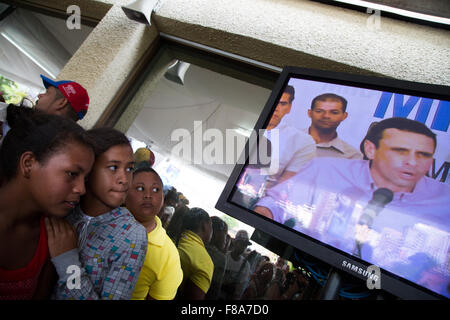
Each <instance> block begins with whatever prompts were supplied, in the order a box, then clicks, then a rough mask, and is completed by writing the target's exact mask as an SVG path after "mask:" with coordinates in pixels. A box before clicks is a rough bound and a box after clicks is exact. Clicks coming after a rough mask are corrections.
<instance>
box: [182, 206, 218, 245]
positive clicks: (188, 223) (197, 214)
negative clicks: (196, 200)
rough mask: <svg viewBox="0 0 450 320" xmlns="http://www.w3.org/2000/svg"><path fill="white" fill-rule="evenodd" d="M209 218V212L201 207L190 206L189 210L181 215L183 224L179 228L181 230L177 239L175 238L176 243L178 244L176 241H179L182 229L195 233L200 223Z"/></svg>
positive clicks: (199, 227) (199, 228) (198, 229)
mask: <svg viewBox="0 0 450 320" xmlns="http://www.w3.org/2000/svg"><path fill="white" fill-rule="evenodd" d="M210 220H211V218H210V217H209V214H208V213H207V212H206V211H205V210H203V209H202V208H197V207H195V208H191V209H190V210H189V212H187V213H186V214H185V215H184V216H183V225H182V227H181V230H180V231H181V232H180V234H179V237H178V240H177V245H178V242H179V241H180V237H181V234H182V233H183V232H184V231H186V230H190V231H192V232H195V233H197V232H199V231H200V230H201V226H202V223H203V222H208V221H210Z"/></svg>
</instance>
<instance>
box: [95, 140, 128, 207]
mask: <svg viewBox="0 0 450 320" xmlns="http://www.w3.org/2000/svg"><path fill="white" fill-rule="evenodd" d="M133 165H134V162H133V149H131V147H130V146H128V145H117V146H113V147H111V148H109V149H108V150H106V151H105V152H104V153H102V154H101V155H100V156H98V157H97V159H96V160H95V164H94V167H93V168H92V172H91V174H90V175H89V178H88V182H87V186H88V190H87V192H88V193H89V194H90V196H91V197H90V198H91V199H94V201H95V202H96V203H95V206H96V207H97V208H100V209H104V211H105V213H106V212H108V211H111V210H113V209H115V208H117V207H119V206H120V205H122V204H123V203H124V201H125V198H126V196H127V192H128V189H129V187H130V184H131V180H132V172H133Z"/></svg>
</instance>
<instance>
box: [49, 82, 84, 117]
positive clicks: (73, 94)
mask: <svg viewBox="0 0 450 320" xmlns="http://www.w3.org/2000/svg"><path fill="white" fill-rule="evenodd" d="M41 78H42V82H43V83H44V87H45V88H46V89H47V88H48V87H49V86H52V87H55V88H58V89H59V91H61V93H62V94H63V95H64V97H66V99H67V101H69V103H70V105H71V106H72V108H73V109H74V110H75V112H76V113H77V115H78V119H79V120H81V119H83V118H84V116H85V115H86V113H87V111H88V107H89V95H88V93H87V91H86V89H85V88H83V87H82V86H81V84H79V83H77V82H74V81H53V80H51V79H49V78H47V77H46V76H43V75H42V74H41Z"/></svg>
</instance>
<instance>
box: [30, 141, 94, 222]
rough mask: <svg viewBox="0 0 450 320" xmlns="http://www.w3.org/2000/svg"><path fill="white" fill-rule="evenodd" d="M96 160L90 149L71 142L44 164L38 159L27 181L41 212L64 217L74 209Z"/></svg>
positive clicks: (84, 189) (83, 191) (84, 190)
mask: <svg viewBox="0 0 450 320" xmlns="http://www.w3.org/2000/svg"><path fill="white" fill-rule="evenodd" d="M94 159H95V157H94V152H93V151H92V149H91V148H89V147H87V146H85V145H82V144H80V143H78V142H72V143H68V144H66V146H65V147H64V148H63V149H62V150H60V151H59V152H57V153H56V154H54V155H51V156H50V157H49V158H48V159H46V161H44V163H42V164H40V163H39V162H37V161H35V162H34V164H33V166H32V168H31V171H30V175H29V179H28V181H29V182H30V188H31V189H30V190H31V194H32V197H33V199H34V201H35V202H36V203H37V204H38V206H39V208H40V211H41V212H44V213H46V214H49V215H53V216H59V217H62V216H65V215H66V214H67V213H68V212H69V210H70V209H73V208H74V207H75V205H76V204H77V203H78V202H79V201H80V196H81V195H83V194H84V193H85V192H86V188H85V179H86V176H87V175H88V173H89V171H90V170H91V168H92V166H93V164H94Z"/></svg>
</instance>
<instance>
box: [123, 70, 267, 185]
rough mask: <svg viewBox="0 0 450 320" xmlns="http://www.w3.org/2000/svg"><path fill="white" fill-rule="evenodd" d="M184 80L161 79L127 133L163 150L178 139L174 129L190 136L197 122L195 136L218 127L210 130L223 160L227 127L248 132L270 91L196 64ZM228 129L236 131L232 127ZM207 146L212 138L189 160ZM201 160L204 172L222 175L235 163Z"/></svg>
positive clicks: (226, 174)
mask: <svg viewBox="0 0 450 320" xmlns="http://www.w3.org/2000/svg"><path fill="white" fill-rule="evenodd" d="M184 80H185V81H184V85H180V84H177V83H175V82H172V81H170V80H167V79H166V78H162V80H161V81H160V82H159V83H158V85H157V87H156V90H155V91H154V93H153V94H152V95H151V96H149V97H148V99H147V100H146V102H145V104H144V106H143V107H142V110H141V111H140V113H139V114H138V116H137V117H136V120H135V121H134V123H133V124H132V126H131V127H130V129H129V130H128V132H127V134H128V135H130V136H132V137H133V138H136V139H138V140H141V141H143V142H145V143H147V144H152V145H153V146H152V148H155V150H156V151H158V152H162V153H165V154H168V153H170V152H171V150H172V149H173V147H174V146H176V145H179V143H180V142H179V141H177V140H175V141H172V140H171V135H172V133H173V132H174V130H177V129H186V130H187V131H188V132H189V133H191V137H192V140H194V121H202V123H203V125H202V128H201V130H202V131H200V127H197V128H195V134H199V135H201V134H202V133H203V134H204V133H205V132H206V130H208V129H211V128H214V129H216V130H218V131H215V132H213V133H219V132H220V133H221V134H222V137H223V148H222V150H220V149H218V150H220V151H221V152H222V153H223V158H222V159H223V160H224V162H225V155H226V152H228V153H230V152H231V151H230V150H229V149H227V150H226V149H225V145H226V139H225V137H226V131H227V129H229V130H233V129H238V128H240V129H244V130H252V129H253V127H254V125H255V123H256V121H257V118H258V116H259V114H260V112H261V110H262V109H263V107H264V105H265V103H266V101H267V99H268V97H269V95H270V90H268V89H265V88H262V87H259V86H256V85H253V84H249V83H246V82H244V81H241V80H237V79H234V78H231V77H229V76H225V75H222V74H219V73H217V72H213V71H211V70H208V69H205V68H201V67H198V66H196V65H191V66H190V67H189V69H188V71H187V72H186V74H185V77H184ZM231 132H232V133H233V134H235V135H236V134H237V133H236V131H230V132H229V133H231ZM215 136H216V135H215ZM207 145H211V142H208V141H205V142H204V143H203V149H200V148H196V149H195V150H192V160H193V159H194V154H196V156H197V157H198V156H199V155H202V154H204V153H203V152H204V151H205V149H204V148H205V147H206V146H207ZM211 147H212V145H211ZM239 151H240V150H239ZM237 153H238V152H236V154H237ZM238 156H239V154H237V156H236V157H235V158H237V157H238ZM204 162H205V161H203V163H202V164H201V167H202V168H203V169H204V170H207V171H212V172H216V173H219V174H221V175H223V176H225V177H228V176H229V174H230V173H231V171H232V169H233V167H234V163H228V164H209V165H208V164H205V163H204Z"/></svg>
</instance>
